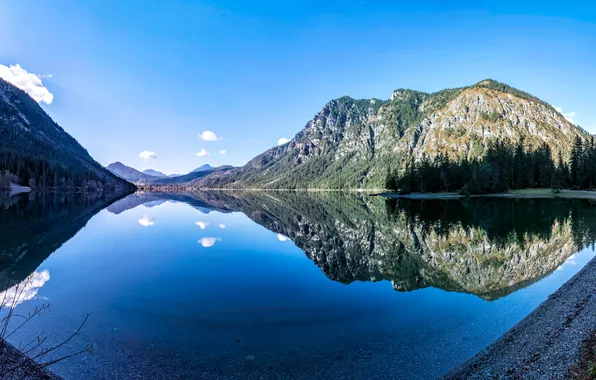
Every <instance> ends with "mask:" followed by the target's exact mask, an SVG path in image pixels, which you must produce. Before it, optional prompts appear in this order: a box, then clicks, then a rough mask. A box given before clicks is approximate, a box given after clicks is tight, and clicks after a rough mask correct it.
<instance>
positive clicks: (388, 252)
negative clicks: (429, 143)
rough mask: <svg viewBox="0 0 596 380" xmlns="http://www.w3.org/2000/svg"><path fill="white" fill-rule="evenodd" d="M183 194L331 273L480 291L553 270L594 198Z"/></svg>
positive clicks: (490, 292) (585, 238) (588, 232)
mask: <svg viewBox="0 0 596 380" xmlns="http://www.w3.org/2000/svg"><path fill="white" fill-rule="evenodd" d="M151 197H164V198H166V199H169V198H170V197H171V196H170V195H169V194H152V195H151V196H150V197H149V198H148V199H150V198H151ZM185 197H187V198H192V202H193V203H194V204H201V205H202V207H207V208H209V209H211V210H217V211H222V212H230V211H239V212H243V213H244V214H246V215H247V216H248V217H249V218H250V219H252V220H253V221H255V222H256V223H258V224H260V225H262V226H264V227H266V228H267V229H269V230H271V231H273V232H275V233H276V234H277V238H278V239H279V240H280V241H285V240H286V239H290V240H292V241H293V242H294V243H295V244H296V245H297V246H298V247H299V248H301V249H302V250H303V251H304V253H305V254H306V255H307V256H308V257H309V258H310V259H311V260H312V261H313V262H314V263H315V264H316V265H317V266H318V267H319V268H321V269H322V270H323V272H324V273H325V274H326V275H327V276H328V277H329V278H330V279H332V280H334V281H339V282H341V283H344V284H349V283H351V282H354V281H381V280H388V281H391V283H392V286H393V288H394V289H395V290H397V291H412V290H416V289H420V288H425V287H435V288H440V289H444V290H446V291H457V292H465V293H470V294H475V295H477V296H479V297H481V298H484V299H487V300H494V299H497V298H499V297H502V296H504V295H507V294H510V293H512V292H514V291H515V290H517V289H520V288H523V287H525V286H528V285H529V284H531V283H533V282H535V281H537V280H539V279H541V278H543V277H544V276H546V275H548V274H550V273H552V272H553V271H554V270H556V269H557V268H558V267H560V266H561V265H562V264H563V263H564V262H565V261H566V260H567V259H568V258H569V257H571V256H572V255H573V254H574V253H575V252H577V251H579V250H580V249H582V248H584V247H585V246H587V245H590V244H593V240H594V239H593V236H596V223H594V222H596V216H592V214H593V211H594V206H593V204H592V203H591V202H589V201H585V200H569V199H568V200H565V199H497V198H483V199H472V200H468V201H460V200H399V201H397V200H386V199H384V198H380V197H369V196H366V195H354V194H345V193H317V194H312V193H305V192H215V191H211V192H196V193H192V194H186V195H185ZM175 198H176V199H171V200H173V201H178V200H180V198H181V196H180V195H179V194H178V195H176V197H175ZM207 243H209V244H210V243H211V241H209V242H207ZM214 243H215V240H214V241H213V244H214ZM204 246H205V245H204Z"/></svg>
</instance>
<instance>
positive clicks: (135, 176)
mask: <svg viewBox="0 0 596 380" xmlns="http://www.w3.org/2000/svg"><path fill="white" fill-rule="evenodd" d="M106 169H108V170H109V171H110V172H112V173H114V174H115V175H117V176H118V177H120V178H124V179H125V180H127V181H130V182H135V183H137V182H138V183H146V182H151V181H153V180H156V179H159V178H161V177H157V176H154V175H150V174H146V173H143V172H140V171H138V170H137V169H135V168H131V167H130V166H126V165H124V164H123V163H121V162H118V161H117V162H114V163H111V164H109V165H108V166H107V167H106Z"/></svg>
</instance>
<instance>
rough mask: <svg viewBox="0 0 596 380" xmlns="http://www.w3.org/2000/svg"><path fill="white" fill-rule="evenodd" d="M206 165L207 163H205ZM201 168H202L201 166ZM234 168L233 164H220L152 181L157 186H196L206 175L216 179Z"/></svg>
mask: <svg viewBox="0 0 596 380" xmlns="http://www.w3.org/2000/svg"><path fill="white" fill-rule="evenodd" d="M203 166H206V165H203ZM199 169H200V168H199ZM232 169H234V167H233V166H218V167H216V168H212V167H211V168H210V169H205V170H198V169H197V170H193V171H192V172H190V173H188V174H184V175H179V176H176V177H172V176H170V177H167V178H158V179H155V180H153V181H151V183H150V184H151V185H155V186H170V185H174V186H187V187H195V186H196V184H197V183H198V182H199V181H201V179H203V178H204V177H206V176H212V181H214V180H216V178H217V177H218V176H221V175H225V173H227V172H228V171H230V170H232Z"/></svg>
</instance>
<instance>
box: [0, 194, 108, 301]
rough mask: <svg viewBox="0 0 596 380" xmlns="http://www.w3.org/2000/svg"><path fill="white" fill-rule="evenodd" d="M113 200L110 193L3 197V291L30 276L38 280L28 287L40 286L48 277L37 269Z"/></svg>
mask: <svg viewBox="0 0 596 380" xmlns="http://www.w3.org/2000/svg"><path fill="white" fill-rule="evenodd" d="M113 199H114V197H113V196H112V195H111V194H107V193H100V194H95V193H93V194H86V195H82V194H73V193H29V194H20V195H15V196H10V197H8V196H6V195H2V194H0V291H6V290H7V289H9V288H12V287H13V286H14V285H15V284H19V283H23V281H25V280H26V279H27V278H28V277H29V276H30V275H31V274H33V275H34V277H33V279H34V280H36V281H34V282H33V283H31V281H30V280H29V282H28V283H27V284H28V286H30V285H35V284H39V283H40V282H39V281H38V280H43V279H44V278H45V277H46V274H44V272H39V273H40V274H39V275H38V276H35V273H37V272H35V270H36V269H37V267H39V265H40V264H41V263H42V262H43V261H44V260H45V259H46V258H47V257H48V256H50V255H51V254H52V252H54V251H55V250H56V249H58V248H59V247H60V246H61V245H62V244H64V243H65V242H67V241H68V240H70V239H71V238H72V237H73V236H74V235H75V234H76V233H77V232H78V231H79V230H80V229H81V228H83V227H84V226H85V224H87V222H88V221H89V219H91V217H92V216H93V215H95V214H96V213H98V212H99V211H100V210H101V209H103V208H104V207H106V206H107V205H109V204H110V203H111V202H112V201H113ZM40 276H41V277H40ZM47 279H49V273H48V274H47ZM47 279H46V281H47ZM41 285H43V284H41ZM41 285H40V286H41ZM38 288H39V287H38Z"/></svg>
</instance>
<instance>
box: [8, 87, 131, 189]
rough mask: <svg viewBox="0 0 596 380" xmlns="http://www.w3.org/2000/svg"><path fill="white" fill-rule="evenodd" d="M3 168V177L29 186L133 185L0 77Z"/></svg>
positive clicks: (32, 101) (93, 187) (102, 186)
mask: <svg viewBox="0 0 596 380" xmlns="http://www.w3.org/2000/svg"><path fill="white" fill-rule="evenodd" d="M5 171H7V172H8V173H10V179H9V181H6V182H14V183H17V184H19V185H23V186H30V187H89V188H92V189H93V190H96V189H98V188H112V189H122V190H126V191H131V190H133V189H134V187H133V186H132V185H131V184H129V183H127V182H126V181H124V180H122V179H120V178H118V177H116V176H114V175H113V174H112V173H110V172H109V171H107V170H105V169H104V168H103V167H102V166H101V165H100V164H99V163H98V162H96V161H95V160H94V159H93V158H91V156H90V155H89V153H88V152H87V151H86V150H85V148H83V147H82V146H81V145H80V144H79V143H78V142H77V141H76V140H75V139H74V138H73V137H72V136H70V135H69V134H68V133H66V132H65V131H64V129H62V128H61V127H60V126H59V125H58V124H56V123H55V122H54V121H53V120H52V119H51V118H50V117H49V116H48V115H47V114H46V113H45V112H44V110H43V109H42V108H41V107H40V106H39V105H38V104H37V103H36V102H35V101H34V100H33V99H31V97H29V96H28V95H27V94H26V93H25V92H24V91H22V90H20V89H18V88H17V87H15V86H13V85H12V84H10V83H8V82H6V81H4V80H3V79H0V172H2V173H4V172H5ZM5 177H7V176H6V174H5ZM0 182H1V181H0ZM0 187H2V185H1V184H0Z"/></svg>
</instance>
